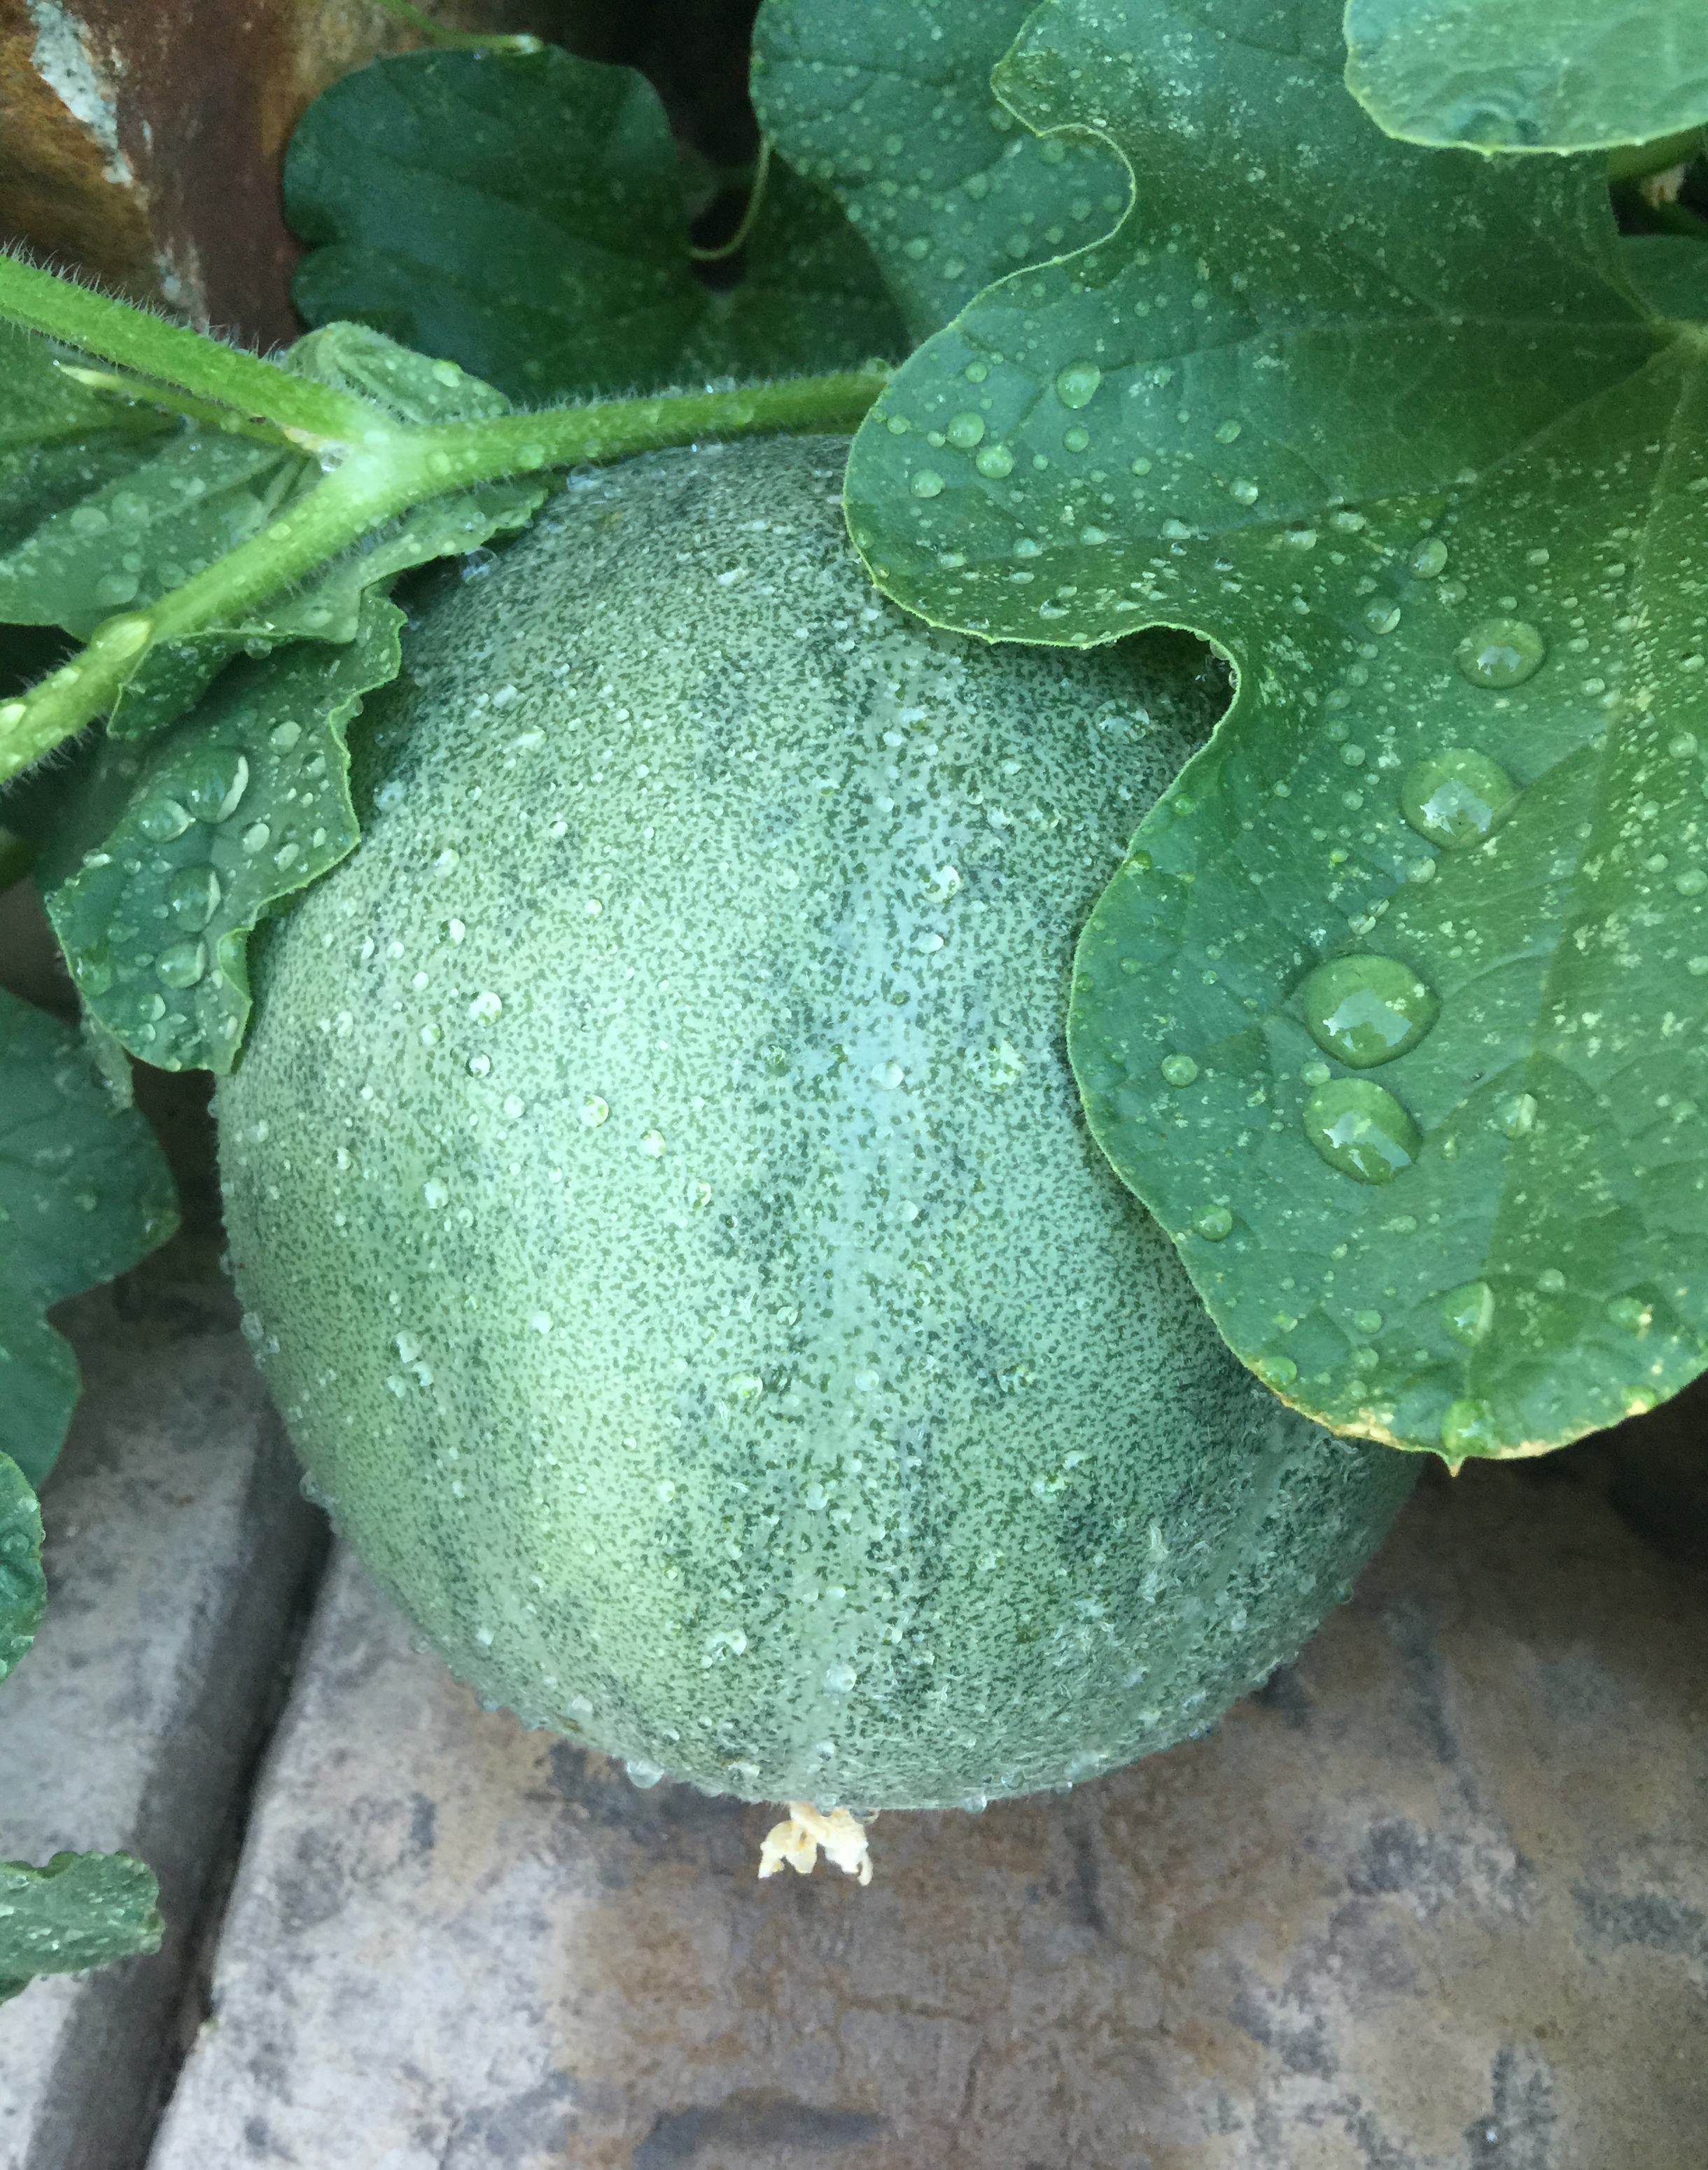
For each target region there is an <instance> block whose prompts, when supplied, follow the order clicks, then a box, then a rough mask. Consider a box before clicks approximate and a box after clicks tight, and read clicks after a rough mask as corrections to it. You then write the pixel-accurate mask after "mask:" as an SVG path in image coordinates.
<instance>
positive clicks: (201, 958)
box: [154, 942, 207, 987]
mask: <svg viewBox="0 0 1708 2170" xmlns="http://www.w3.org/2000/svg"><path fill="white" fill-rule="evenodd" d="M206 970H207V944H206V943H205V942H174V943H172V945H171V946H170V948H169V949H163V950H162V951H161V953H160V954H159V955H158V957H157V958H156V959H155V960H154V975H155V977H156V978H157V980H160V981H162V982H163V984H164V985H165V986H168V987H193V986H195V983H196V981H198V980H199V979H200V977H201V975H202V974H203V973H204V972H205V971H206Z"/></svg>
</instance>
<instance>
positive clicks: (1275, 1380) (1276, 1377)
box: [1252, 1356, 1299, 1387]
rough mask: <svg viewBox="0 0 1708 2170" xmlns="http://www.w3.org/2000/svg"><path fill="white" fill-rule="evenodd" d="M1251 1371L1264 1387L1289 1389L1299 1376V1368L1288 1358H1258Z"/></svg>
mask: <svg viewBox="0 0 1708 2170" xmlns="http://www.w3.org/2000/svg"><path fill="white" fill-rule="evenodd" d="M1252 1370H1253V1371H1255V1372H1256V1373H1257V1376H1258V1377H1259V1378H1260V1379H1261V1380H1262V1382H1263V1384H1264V1385H1265V1386H1266V1387H1290V1386H1291V1385H1292V1384H1293V1382H1294V1380H1295V1379H1296V1378H1297V1377H1298V1376H1299V1366H1297V1365H1296V1364H1295V1363H1294V1360H1293V1359H1292V1358H1291V1357H1290V1356H1260V1357H1258V1359H1257V1362H1256V1363H1255V1364H1253V1365H1252Z"/></svg>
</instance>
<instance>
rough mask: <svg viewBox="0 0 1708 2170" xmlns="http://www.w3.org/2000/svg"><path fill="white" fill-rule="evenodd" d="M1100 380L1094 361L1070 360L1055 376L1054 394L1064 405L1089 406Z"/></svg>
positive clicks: (1094, 396) (1099, 370)
mask: <svg viewBox="0 0 1708 2170" xmlns="http://www.w3.org/2000/svg"><path fill="white" fill-rule="evenodd" d="M1102 381H1103V372H1102V370H1101V369H1099V368H1098V366H1097V363H1096V362H1094V361H1070V363H1069V364H1068V366H1067V367H1066V368H1065V369H1064V370H1063V371H1060V373H1059V375H1058V376H1057V377H1056V380H1055V396H1056V398H1058V399H1059V400H1060V402H1061V404H1062V405H1063V406H1064V407H1089V406H1090V405H1091V404H1092V400H1093V399H1094V398H1096V397H1097V387H1098V386H1099V385H1100V384H1101V383H1102Z"/></svg>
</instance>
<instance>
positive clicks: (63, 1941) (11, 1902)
mask: <svg viewBox="0 0 1708 2170" xmlns="http://www.w3.org/2000/svg"><path fill="white" fill-rule="evenodd" d="M159 1900H160V1887H159V1885H158V1884H157V1883H156V1882H155V1880H154V1876H153V1873H152V1871H151V1870H150V1869H148V1868H145V1867H144V1866H143V1864H142V1863H141V1862H140V1861H137V1860H135V1859H133V1858H132V1857H131V1855H130V1854H128V1853H56V1854H55V1855H54V1857H53V1858H52V1859H51V1861H50V1862H49V1863H48V1864H47V1866H46V1867H45V1868H31V1867H30V1866H29V1863H27V1862H23V1861H0V2002H3V2000H4V1999H5V1998H7V1997H8V1996H17V1995H18V1993H19V1991H20V1990H23V1989H26V1988H28V1986H29V1983H30V1982H31V1981H32V1980H34V1979H35V1978H36V1977H37V1976H38V1975H45V1974H82V1973H83V1970H85V1969H86V1968H88V1967H98V1966H109V1965H110V1964H112V1962H113V1961H114V1960H115V1959H131V1958H134V1957H136V1955H137V1954H140V1953H144V1952H156V1951H158V1950H159V1948H160V1938H161V1934H162V1927H163V1925H162V1922H161V1919H160V1915H159V1911H158V1908H159Z"/></svg>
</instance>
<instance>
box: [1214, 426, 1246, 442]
mask: <svg viewBox="0 0 1708 2170" xmlns="http://www.w3.org/2000/svg"><path fill="white" fill-rule="evenodd" d="M1240 428H1241V425H1240V424H1239V423H1237V422H1236V421H1233V420H1229V421H1226V422H1218V423H1217V424H1216V429H1215V438H1216V442H1217V443H1218V444H1219V445H1230V444H1232V443H1233V441H1234V440H1235V439H1236V437H1237V436H1239V434H1240Z"/></svg>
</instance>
